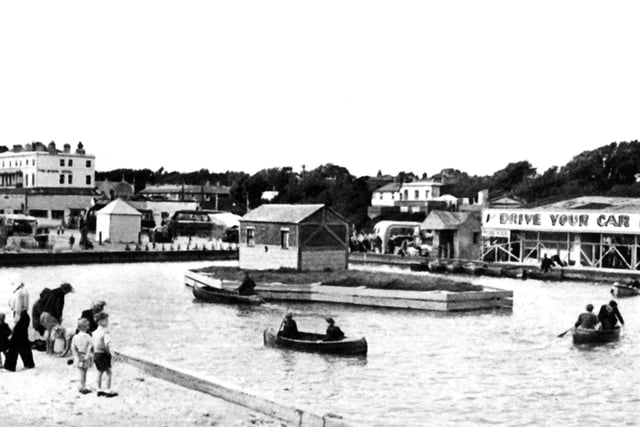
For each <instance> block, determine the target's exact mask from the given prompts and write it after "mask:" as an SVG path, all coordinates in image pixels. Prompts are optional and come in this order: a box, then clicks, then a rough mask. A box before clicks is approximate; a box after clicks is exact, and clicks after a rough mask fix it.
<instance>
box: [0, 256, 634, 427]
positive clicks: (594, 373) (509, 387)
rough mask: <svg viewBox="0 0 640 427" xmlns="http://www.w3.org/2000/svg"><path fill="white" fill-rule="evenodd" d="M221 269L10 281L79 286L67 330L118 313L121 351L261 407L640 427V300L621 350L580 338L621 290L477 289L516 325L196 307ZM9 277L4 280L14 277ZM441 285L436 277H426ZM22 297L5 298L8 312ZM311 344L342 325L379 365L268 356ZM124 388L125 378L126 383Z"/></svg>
mask: <svg viewBox="0 0 640 427" xmlns="http://www.w3.org/2000/svg"><path fill="white" fill-rule="evenodd" d="M204 265H210V263H164V264H157V263H149V264H111V265H93V266H54V267H37V268H33V267H30V268H16V269H10V268H9V269H3V270H2V273H7V272H17V273H18V274H20V275H21V277H22V278H23V279H24V280H25V282H26V283H27V285H28V288H29V289H30V291H31V296H32V302H33V300H35V298H36V295H37V294H38V293H39V292H40V290H41V289H42V288H43V287H45V286H48V287H55V286H57V285H58V284H59V283H61V282H63V281H69V282H71V283H72V284H73V285H74V286H75V287H76V292H75V293H73V294H70V295H68V296H67V303H66V307H65V313H66V314H65V316H66V319H65V321H64V323H65V324H67V325H72V324H74V322H73V319H75V318H76V316H78V315H79V314H80V312H81V311H82V310H83V309H85V308H88V307H89V305H90V302H91V300H92V299H93V298H94V297H97V298H101V299H105V300H106V301H107V302H108V305H107V311H108V312H109V313H111V329H112V334H113V337H114V340H115V344H116V345H115V346H116V348H117V349H119V350H122V351H124V352H128V353H130V354H134V355H135V354H137V355H140V356H143V357H146V358H149V359H152V360H156V361H158V362H163V361H165V362H169V363H171V364H172V365H174V366H178V367H183V368H187V369H190V370H195V371H199V372H202V373H204V374H206V375H207V376H209V377H211V378H214V379H220V380H221V381H223V382H224V383H226V384H231V385H235V386H237V387H238V388H242V389H244V390H246V391H248V392H250V393H255V394H258V395H261V396H263V397H265V398H269V399H273V400H276V401H278V402H281V403H284V404H288V405H293V406H298V407H302V408H307V409H310V410H312V411H313V412H315V413H317V414H324V413H326V412H331V413H335V414H339V415H342V416H343V417H345V418H347V419H349V420H353V421H356V422H358V423H362V424H366V425H426V424H429V425H470V424H471V425H477V424H494V425H510V426H511V425H559V424H565V425H584V424H591V423H598V424H599V425H635V424H636V423H638V419H640V394H639V393H638V390H639V388H638V387H639V383H640V381H639V380H640V374H639V373H638V372H639V371H640V346H639V345H638V344H639V343H640V320H639V319H638V317H639V316H638V313H640V297H636V298H626V299H620V300H619V308H620V310H621V312H622V314H623V316H624V317H625V321H626V327H625V329H624V331H623V336H622V337H621V339H620V341H619V342H616V343H612V344H607V345H601V346H596V347H590V346H580V347H576V346H574V345H573V344H572V342H571V336H570V334H567V335H566V336H565V337H564V338H557V335H558V334H559V333H560V332H563V331H564V330H566V329H567V328H569V327H570V326H572V325H573V322H575V320H576V318H577V315H578V313H579V312H581V311H582V310H583V308H584V306H585V305H586V304H587V303H589V302H591V303H593V304H594V305H595V306H596V311H597V310H598V308H599V306H600V305H601V304H602V303H604V302H606V301H608V300H609V299H610V294H609V286H608V285H599V284H589V283H581V282H553V283H552V282H540V281H535V280H526V281H522V280H517V279H499V278H488V277H486V278H485V277H481V278H475V279H474V282H476V283H478V284H483V285H488V286H495V287H500V288H505V289H511V290H513V291H514V307H513V311H512V312H505V311H486V312H472V313H464V314H450V313H447V314H444V313H430V312H419V311H407V310H389V309H368V308H361V307H350V306H340V305H328V304H274V303H270V304H266V305H263V306H260V307H255V308H239V307H235V306H225V305H215V304H206V303H199V302H195V301H194V299H193V296H192V294H191V290H190V289H189V288H187V287H185V286H184V285H183V275H184V271H185V270H186V269H188V268H196V267H200V266H204ZM2 273H0V274H2ZM413 274H428V273H413ZM9 293H10V290H9V287H8V286H7V285H5V284H2V285H0V311H5V312H6V311H8V309H7V308H6V307H7V305H6V300H7V298H8V296H9ZM287 310H290V311H293V312H294V313H297V314H298V316H297V317H296V318H297V322H298V327H299V329H301V330H309V331H324V329H325V327H326V323H325V322H324V320H323V318H322V316H325V315H331V316H332V317H334V318H335V319H336V322H337V324H338V325H339V326H340V327H341V328H342V330H343V331H345V332H346V333H347V335H364V336H366V338H367V341H368V343H369V354H368V355H367V357H366V358H340V357H335V356H323V355H318V354H307V353H299V352H293V351H287V350H281V349H274V348H268V347H264V345H263V342H262V332H263V330H264V328H265V327H267V326H272V327H274V328H277V327H278V325H279V323H280V320H281V318H282V315H283V314H284V313H285V312H286V311H287ZM114 385H115V386H116V387H117V368H116V371H115V373H114Z"/></svg>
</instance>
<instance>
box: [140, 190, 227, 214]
mask: <svg viewBox="0 0 640 427" xmlns="http://www.w3.org/2000/svg"><path fill="white" fill-rule="evenodd" d="M230 189H231V187H228V186H225V185H209V184H205V185H186V184H185V185H173V184H162V185H148V186H146V187H145V188H144V189H143V190H142V191H140V194H141V195H142V196H144V197H145V198H147V199H150V200H167V201H178V202H198V203H199V204H200V207H203V208H204V207H207V208H212V209H216V210H217V209H221V208H222V206H220V205H221V204H222V202H223V201H226V200H227V199H229V195H230V194H231V193H230Z"/></svg>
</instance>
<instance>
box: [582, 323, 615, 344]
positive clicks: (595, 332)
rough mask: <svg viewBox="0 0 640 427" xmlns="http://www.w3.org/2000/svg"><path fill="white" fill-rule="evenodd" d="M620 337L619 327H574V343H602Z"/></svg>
mask: <svg viewBox="0 0 640 427" xmlns="http://www.w3.org/2000/svg"><path fill="white" fill-rule="evenodd" d="M618 338H620V328H619V327H618V328H615V329H585V328H574V330H573V343H574V344H602V343H607V342H611V341H615V340H617V339H618Z"/></svg>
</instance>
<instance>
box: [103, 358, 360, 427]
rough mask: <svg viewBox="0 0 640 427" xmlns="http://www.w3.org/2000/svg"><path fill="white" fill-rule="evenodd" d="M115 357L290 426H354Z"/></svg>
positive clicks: (188, 374)
mask: <svg viewBox="0 0 640 427" xmlns="http://www.w3.org/2000/svg"><path fill="white" fill-rule="evenodd" d="M114 357H115V358H116V360H119V361H121V362H125V363H128V364H129V365H132V366H134V367H136V368H138V369H140V370H141V371H143V372H145V373H146V374H148V375H151V376H153V377H156V378H160V379H162V380H165V381H168V382H171V383H174V384H177V385H180V386H182V387H185V388H188V389H191V390H196V391H199V392H201V393H206V394H209V395H211V396H214V397H217V398H219V399H223V400H226V401H227V402H231V403H234V404H236V405H240V406H243V407H245V408H249V409H251V410H253V411H256V412H260V413H262V414H265V415H268V416H270V417H272V418H275V419H278V420H282V421H284V422H286V423H287V425H291V426H298V427H347V426H349V425H350V424H348V423H346V422H345V421H344V420H343V419H342V418H340V417H338V416H335V415H330V414H326V415H323V416H320V415H316V414H313V413H311V412H309V411H307V410H303V409H299V408H294V407H290V406H286V405H282V404H280V403H277V402H273V401H270V400H268V399H264V398H262V397H259V396H254V395H251V394H249V393H245V392H244V391H241V390H236V389H234V388H232V387H229V386H226V385H222V384H220V383H219V382H217V381H212V380H210V379H207V378H204V377H202V376H201V375H200V374H197V373H194V372H190V371H188V370H185V369H178V368H175V367H172V366H170V365H167V364H164V365H160V364H157V363H155V362H151V361H149V360H145V359H143V358H141V357H134V356H131V355H128V354H125V353H122V352H114Z"/></svg>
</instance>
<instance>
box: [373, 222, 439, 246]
mask: <svg viewBox="0 0 640 427" xmlns="http://www.w3.org/2000/svg"><path fill="white" fill-rule="evenodd" d="M420 224H421V223H420V222H417V221H387V220H385V221H380V222H378V223H377V224H376V225H374V227H373V233H374V234H375V235H376V236H378V237H380V240H381V241H382V253H383V254H394V253H396V252H397V250H398V249H399V248H400V247H401V246H402V243H403V242H404V241H406V242H407V246H408V247H410V248H413V249H414V250H415V251H416V252H417V253H418V254H420V255H428V254H429V252H430V251H431V242H432V240H433V233H427V232H426V231H424V230H423V231H422V232H421V231H420Z"/></svg>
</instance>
